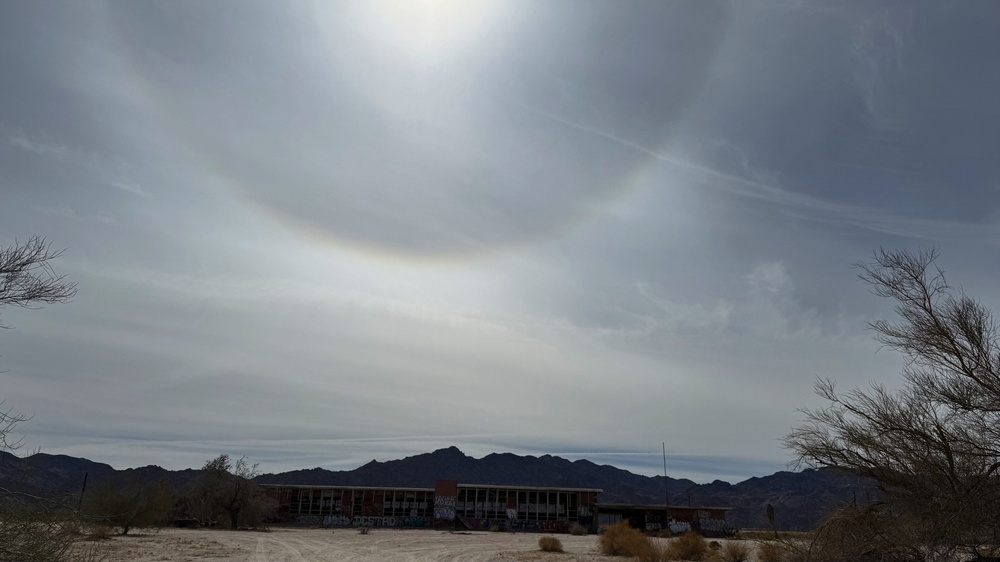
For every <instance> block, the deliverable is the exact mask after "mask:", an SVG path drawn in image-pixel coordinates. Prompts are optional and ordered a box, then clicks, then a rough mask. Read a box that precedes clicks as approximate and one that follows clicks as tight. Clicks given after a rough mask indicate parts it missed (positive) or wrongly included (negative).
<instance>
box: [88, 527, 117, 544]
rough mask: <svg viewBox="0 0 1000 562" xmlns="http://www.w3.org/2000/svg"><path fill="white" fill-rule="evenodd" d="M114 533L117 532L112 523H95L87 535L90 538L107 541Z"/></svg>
mask: <svg viewBox="0 0 1000 562" xmlns="http://www.w3.org/2000/svg"><path fill="white" fill-rule="evenodd" d="M113 534H115V530H114V529H112V528H111V526H110V525H94V526H93V527H91V528H90V533H88V534H87V537H88V538H89V539H90V540H95V541H106V540H108V539H110V538H111V535H113Z"/></svg>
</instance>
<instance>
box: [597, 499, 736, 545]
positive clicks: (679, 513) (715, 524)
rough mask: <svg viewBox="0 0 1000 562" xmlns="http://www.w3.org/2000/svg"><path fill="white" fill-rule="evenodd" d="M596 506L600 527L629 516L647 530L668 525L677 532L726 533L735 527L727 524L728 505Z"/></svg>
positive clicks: (657, 529)
mask: <svg viewBox="0 0 1000 562" xmlns="http://www.w3.org/2000/svg"><path fill="white" fill-rule="evenodd" d="M597 509H598V525H600V526H601V527H606V526H608V525H614V524H615V523H618V522H619V521H622V520H627V521H628V522H629V525H631V526H632V527H635V528H637V529H643V530H646V531H659V530H661V529H669V530H670V532H671V533H675V534H676V533H686V532H688V531H696V532H698V533H699V534H701V535H703V536H706V537H711V536H724V535H728V534H730V533H731V531H732V529H730V528H729V526H728V525H727V524H726V512H727V511H729V510H730V509H731V508H728V507H703V506H678V505H671V506H669V507H668V506H665V505H663V504H659V505H641V504H627V503H601V504H599V505H598V506H597Z"/></svg>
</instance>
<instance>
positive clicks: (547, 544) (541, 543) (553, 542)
mask: <svg viewBox="0 0 1000 562" xmlns="http://www.w3.org/2000/svg"><path fill="white" fill-rule="evenodd" d="M538 548H539V549H541V550H543V551H545V552H562V551H563V545H562V541H560V540H559V539H557V538H555V537H542V538H540V539H538Z"/></svg>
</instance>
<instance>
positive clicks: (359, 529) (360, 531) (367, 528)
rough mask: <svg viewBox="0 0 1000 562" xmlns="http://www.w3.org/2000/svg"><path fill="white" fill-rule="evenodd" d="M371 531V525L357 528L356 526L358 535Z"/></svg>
mask: <svg viewBox="0 0 1000 562" xmlns="http://www.w3.org/2000/svg"><path fill="white" fill-rule="evenodd" d="M371 531H372V528H371V527H359V528H358V534H359V535H367V534H368V533H370V532H371Z"/></svg>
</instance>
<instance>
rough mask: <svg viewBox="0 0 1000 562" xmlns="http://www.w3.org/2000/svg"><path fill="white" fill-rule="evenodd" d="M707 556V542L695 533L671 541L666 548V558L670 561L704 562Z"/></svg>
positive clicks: (685, 534)
mask: <svg viewBox="0 0 1000 562" xmlns="http://www.w3.org/2000/svg"><path fill="white" fill-rule="evenodd" d="M707 554H708V541H706V540H705V538H704V537H702V536H701V535H699V534H698V533H695V532H689V533H684V534H683V535H681V536H679V537H677V538H675V539H671V541H670V546H668V547H667V556H668V557H669V558H670V559H671V560H704V559H705V557H706V555H707Z"/></svg>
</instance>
